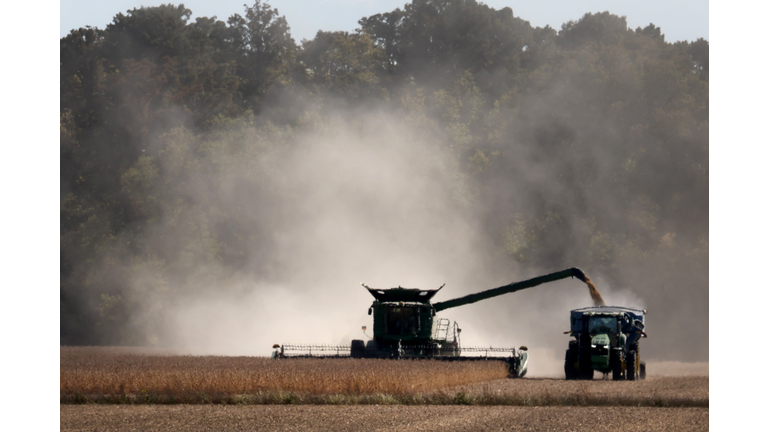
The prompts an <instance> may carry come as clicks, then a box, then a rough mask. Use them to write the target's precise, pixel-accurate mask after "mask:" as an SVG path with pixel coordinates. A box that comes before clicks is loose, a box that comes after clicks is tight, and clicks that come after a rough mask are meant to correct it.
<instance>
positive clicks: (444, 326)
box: [433, 318, 451, 340]
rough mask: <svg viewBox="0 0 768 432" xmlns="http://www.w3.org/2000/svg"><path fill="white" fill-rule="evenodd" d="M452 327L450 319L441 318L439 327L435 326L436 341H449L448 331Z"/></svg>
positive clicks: (438, 322)
mask: <svg viewBox="0 0 768 432" xmlns="http://www.w3.org/2000/svg"><path fill="white" fill-rule="evenodd" d="M450 327H451V320H449V319H448V318H440V319H438V320H437V326H435V335H434V337H433V338H434V339H435V340H447V339H448V329H449V328H450Z"/></svg>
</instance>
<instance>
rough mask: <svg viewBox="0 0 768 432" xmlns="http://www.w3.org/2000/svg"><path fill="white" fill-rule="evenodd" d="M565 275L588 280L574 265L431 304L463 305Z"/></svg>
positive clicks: (442, 306)
mask: <svg viewBox="0 0 768 432" xmlns="http://www.w3.org/2000/svg"><path fill="white" fill-rule="evenodd" d="M567 277H575V278H577V279H579V280H580V281H582V282H584V283H587V281H588V280H589V279H587V276H586V275H585V274H584V272H583V271H581V270H580V269H578V268H576V267H573V268H569V269H567V270H562V271H559V272H556V273H552V274H548V275H544V276H538V277H535V278H533V279H528V280H524V281H522V282H515V283H511V284H509V285H504V286H501V287H498V288H492V289H489V290H486V291H480V292H479V293H475V294H470V295H467V296H464V297H459V298H455V299H452V300H446V301H444V302H440V303H434V304H433V306H434V308H435V311H437V312H440V311H442V310H445V309H450V308H453V307H457V306H463V305H466V304H470V303H475V302H478V301H480V300H485V299H489V298H491V297H496V296H500V295H502V294H508V293H513V292H515V291H520V290H523V289H526V288H532V287H535V286H537V285H541V284H543V283H547V282H554V281H557V280H560V279H565V278H567Z"/></svg>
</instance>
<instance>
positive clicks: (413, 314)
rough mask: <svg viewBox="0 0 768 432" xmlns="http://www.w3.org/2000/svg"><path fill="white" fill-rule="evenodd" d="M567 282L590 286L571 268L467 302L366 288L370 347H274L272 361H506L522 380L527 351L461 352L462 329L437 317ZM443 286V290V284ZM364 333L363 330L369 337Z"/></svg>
mask: <svg viewBox="0 0 768 432" xmlns="http://www.w3.org/2000/svg"><path fill="white" fill-rule="evenodd" d="M567 277H576V278H578V279H579V280H581V281H582V282H585V283H586V281H587V278H586V276H585V275H584V273H583V272H582V271H581V270H579V269H577V268H571V269H568V270H563V271H560V272H557V273H552V274H548V275H545V276H539V277H536V278H533V279H528V280H525V281H522V282H516V283H512V284H509V285H504V286H502V287H498V288H494V289H490V290H487V291H481V292H478V293H475V294H470V295H467V296H464V297H460V298H456V299H453V300H447V301H444V302H439V303H434V304H433V303H432V301H431V300H432V297H434V296H435V295H436V294H437V293H438V291H440V290H441V289H442V288H443V287H442V286H441V287H440V288H438V289H434V290H424V289H418V288H403V287H397V288H389V289H383V288H371V287H369V286H367V285H366V284H363V286H364V287H365V289H367V290H368V292H369V293H371V295H372V296H373V298H374V301H373V304H372V305H371V307H370V308H369V309H368V314H369V315H372V316H373V337H372V338H370V340H368V341H363V340H353V341H352V343H351V345H349V346H346V345H291V344H285V345H275V348H276V349H275V351H274V353H273V357H274V358H287V357H326V358H327V357H352V358H391V359H402V358H412V359H413V358H417V359H424V358H426V359H435V360H444V361H504V362H506V363H507V365H508V367H509V373H510V376H512V377H523V376H524V375H525V374H526V372H527V371H528V352H527V348H526V347H524V346H523V347H519V348H517V349H515V348H491V347H488V348H476V347H463V346H461V328H459V325H458V324H457V323H456V322H453V323H452V322H451V321H450V320H448V319H447V318H443V317H439V316H438V315H437V313H438V312H441V311H443V310H445V309H450V308H453V307H458V306H463V305H467V304H470V303H475V302H477V301H480V300H485V299H489V298H492V297H496V296H500V295H502V294H508V293H513V292H516V291H520V290H522V289H526V288H531V287H535V286H537V285H541V284H543V283H547V282H554V281H557V280H560V279H564V278H567ZM443 286H445V284H443ZM365 329H366V327H363V331H365Z"/></svg>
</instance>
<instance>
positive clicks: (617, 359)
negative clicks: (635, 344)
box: [611, 350, 624, 381]
mask: <svg viewBox="0 0 768 432" xmlns="http://www.w3.org/2000/svg"><path fill="white" fill-rule="evenodd" d="M611 361H613V380H614V381H618V380H622V379H624V375H623V374H622V372H624V371H623V370H621V369H622V366H623V363H624V352H623V351H621V350H614V351H613V358H612V359H611Z"/></svg>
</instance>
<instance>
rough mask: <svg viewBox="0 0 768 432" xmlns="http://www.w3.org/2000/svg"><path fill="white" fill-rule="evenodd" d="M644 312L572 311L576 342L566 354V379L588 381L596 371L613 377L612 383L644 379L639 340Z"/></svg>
mask: <svg viewBox="0 0 768 432" xmlns="http://www.w3.org/2000/svg"><path fill="white" fill-rule="evenodd" d="M645 314H646V311H645V310H639V309H630V308H625V307H617V306H595V307H588V308H582V309H576V310H572V311H571V330H570V331H567V332H565V334H570V335H571V336H573V337H574V338H575V340H572V341H570V342H569V344H568V350H567V351H566V352H565V379H567V380H573V379H587V380H590V379H592V378H593V377H594V373H595V371H598V372H602V373H603V374H609V373H610V374H612V376H613V379H614V380H624V379H626V380H630V381H633V380H635V379H636V378H639V379H645V362H644V361H641V360H640V339H641V338H644V337H647V335H646V334H645V332H644V331H643V330H644V329H645Z"/></svg>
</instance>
